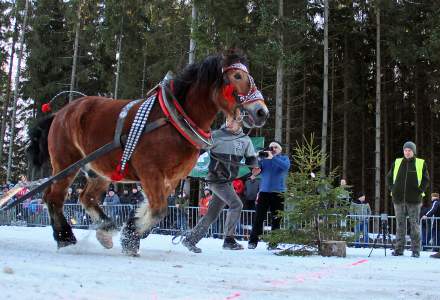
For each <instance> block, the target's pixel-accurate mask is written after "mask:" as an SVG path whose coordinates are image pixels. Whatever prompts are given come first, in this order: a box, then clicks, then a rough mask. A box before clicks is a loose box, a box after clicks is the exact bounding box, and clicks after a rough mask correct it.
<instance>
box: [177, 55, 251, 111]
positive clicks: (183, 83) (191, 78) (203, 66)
mask: <svg viewBox="0 0 440 300" xmlns="http://www.w3.org/2000/svg"><path fill="white" fill-rule="evenodd" d="M238 62H240V63H243V64H245V65H247V60H246V57H245V56H244V55H243V54H242V53H241V51H239V50H229V51H228V52H227V53H225V54H224V55H223V54H220V55H211V56H208V57H207V58H206V59H205V60H203V61H202V62H200V63H194V64H190V65H188V66H186V67H185V68H184V69H183V70H182V71H181V72H180V73H179V74H178V75H177V76H176V78H175V80H174V88H175V92H174V93H175V96H176V98H177V99H179V102H181V104H183V102H184V101H185V99H186V96H187V93H188V90H189V87H190V86H192V85H193V84H194V88H195V89H197V90H198V94H199V95H207V94H208V93H209V89H211V88H212V87H213V86H214V87H215V88H219V87H220V86H221V85H222V83H223V80H222V79H223V76H222V67H226V66H229V65H231V64H233V63H238Z"/></svg>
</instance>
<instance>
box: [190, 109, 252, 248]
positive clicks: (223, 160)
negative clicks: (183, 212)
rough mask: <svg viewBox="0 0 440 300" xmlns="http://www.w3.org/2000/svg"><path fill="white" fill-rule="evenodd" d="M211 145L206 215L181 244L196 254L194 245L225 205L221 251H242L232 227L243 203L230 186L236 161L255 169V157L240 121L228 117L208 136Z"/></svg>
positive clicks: (236, 170) (237, 218) (236, 220)
mask: <svg viewBox="0 0 440 300" xmlns="http://www.w3.org/2000/svg"><path fill="white" fill-rule="evenodd" d="M212 138H213V141H214V144H213V146H212V148H211V149H210V159H211V160H210V163H209V167H208V169H209V171H208V175H207V178H206V179H207V181H208V187H209V189H210V190H211V191H212V193H213V195H212V200H211V202H210V205H209V207H208V212H207V214H206V215H205V216H204V217H203V218H201V219H200V221H199V222H198V223H197V225H196V226H195V227H194V228H193V229H192V230H191V232H190V233H189V234H188V235H187V236H186V237H185V239H184V240H183V241H182V244H183V245H184V246H185V247H186V248H188V250H189V251H192V252H195V253H200V252H202V249H200V248H198V247H197V246H196V244H197V243H198V242H199V241H200V240H201V239H202V238H203V237H204V236H205V235H206V233H207V232H208V230H209V226H210V225H211V224H212V223H213V222H214V221H215V220H216V219H217V218H218V216H219V215H220V213H221V212H222V210H223V207H225V205H226V204H227V205H228V206H229V209H228V212H227V216H226V221H225V224H224V227H225V228H224V232H225V239H224V242H223V249H227V250H242V249H243V246H242V245H241V244H240V243H238V242H237V241H236V240H235V227H236V225H237V222H238V221H239V220H240V215H241V210H242V208H243V203H242V202H241V199H240V198H239V197H238V195H237V194H236V193H235V190H234V188H233V186H232V183H231V181H232V179H234V178H236V177H237V175H238V170H239V163H240V161H241V160H242V159H243V158H245V160H246V164H247V165H251V166H256V163H257V158H256V154H255V150H254V146H253V144H252V141H251V139H250V138H249V136H248V135H245V134H244V133H243V129H242V125H241V122H240V121H238V120H236V119H235V118H233V117H231V116H228V117H227V120H226V124H225V126H223V127H222V128H221V129H219V130H215V131H214V132H213V133H212Z"/></svg>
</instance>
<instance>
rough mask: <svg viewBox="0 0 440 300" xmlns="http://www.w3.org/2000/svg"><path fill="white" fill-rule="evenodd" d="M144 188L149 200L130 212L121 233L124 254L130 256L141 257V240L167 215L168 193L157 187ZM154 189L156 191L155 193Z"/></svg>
mask: <svg viewBox="0 0 440 300" xmlns="http://www.w3.org/2000/svg"><path fill="white" fill-rule="evenodd" d="M150 185H151V182H150ZM142 187H143V188H144V191H145V192H146V196H147V198H148V200H147V201H144V202H143V203H142V204H141V205H140V206H139V207H137V208H134V209H133V210H132V211H131V212H130V216H129V218H128V220H127V223H126V224H125V225H124V227H123V228H122V232H121V245H122V252H123V253H124V254H126V255H130V256H138V255H139V248H140V240H141V238H145V237H147V236H148V234H149V233H150V231H151V228H153V227H154V226H155V225H156V224H157V223H159V222H160V221H161V220H162V219H163V218H164V217H165V216H166V215H167V207H168V206H167V198H166V192H164V191H158V190H159V189H160V188H159V187H157V186H156V187H155V188H152V189H148V187H147V189H146V186H145V185H144V184H143V185H142ZM154 189H156V190H155V191H153V190H154Z"/></svg>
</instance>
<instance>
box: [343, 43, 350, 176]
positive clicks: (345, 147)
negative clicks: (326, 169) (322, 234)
mask: <svg viewBox="0 0 440 300" xmlns="http://www.w3.org/2000/svg"><path fill="white" fill-rule="evenodd" d="M349 64H350V60H349V58H348V35H347V34H345V37H344V114H343V139H342V178H345V179H347V163H348V106H349V105H348V104H349V100H348V96H349V95H348V93H349V85H350V83H349V81H350V74H349V68H348V67H349Z"/></svg>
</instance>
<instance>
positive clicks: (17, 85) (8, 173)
mask: <svg viewBox="0 0 440 300" xmlns="http://www.w3.org/2000/svg"><path fill="white" fill-rule="evenodd" d="M28 11H29V0H26V6H25V8H24V20H23V28H22V30H21V32H20V40H19V42H20V51H19V53H18V61H17V71H16V73H15V80H14V100H13V103H12V116H11V126H10V132H11V135H10V140H9V156H8V167H7V171H6V181H10V179H11V166H12V148H13V145H14V139H15V121H16V120H15V118H16V113H17V101H18V90H19V88H20V73H21V60H22V59H23V53H24V34H25V32H26V26H27V20H28Z"/></svg>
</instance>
